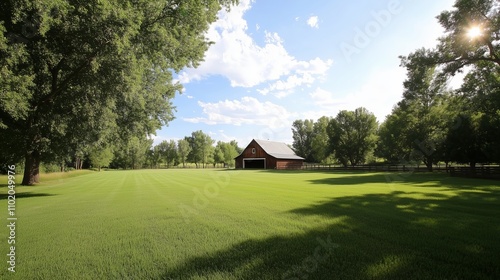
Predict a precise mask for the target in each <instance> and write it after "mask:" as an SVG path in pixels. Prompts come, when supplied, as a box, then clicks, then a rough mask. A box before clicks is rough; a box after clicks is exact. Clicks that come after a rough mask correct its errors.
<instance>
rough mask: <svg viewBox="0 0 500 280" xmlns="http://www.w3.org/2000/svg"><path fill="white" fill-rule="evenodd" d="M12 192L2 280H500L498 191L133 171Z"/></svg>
mask: <svg viewBox="0 0 500 280" xmlns="http://www.w3.org/2000/svg"><path fill="white" fill-rule="evenodd" d="M0 179H1V180H0V184H3V185H1V187H0V192H1V194H2V195H1V196H0V218H1V220H2V221H3V223H4V224H8V222H7V195H6V194H7V190H8V189H7V186H6V184H5V182H6V177H5V176H4V177H0ZM18 179H20V178H18ZM17 192H18V194H17V200H16V211H17V213H16V214H17V218H18V220H17V221H16V239H15V240H16V244H15V246H16V272H15V273H10V272H8V271H7V267H8V264H7V262H6V261H7V259H8V257H7V256H6V254H8V253H9V246H10V245H8V244H7V238H6V237H7V236H8V235H9V230H8V228H7V227H6V226H2V227H0V228H1V231H0V234H1V235H2V236H3V238H2V241H1V243H0V249H1V255H2V256H3V257H2V258H3V260H2V261H1V262H0V263H2V266H3V267H2V268H1V270H0V279H8V278H15V279H500V238H499V237H500V183H499V182H498V181H485V180H473V179H457V178H450V177H447V176H446V175H439V174H401V175H398V174H383V173H360V174H357V173H351V174H345V173H343V174H340V173H328V172H306V171H304V172H278V171H224V170H143V171H107V172H100V173H98V172H93V173H88V174H85V175H81V176H76V177H71V178H67V177H57V176H53V178H51V180H46V181H45V183H42V184H41V185H39V186H35V187H20V186H19V187H17Z"/></svg>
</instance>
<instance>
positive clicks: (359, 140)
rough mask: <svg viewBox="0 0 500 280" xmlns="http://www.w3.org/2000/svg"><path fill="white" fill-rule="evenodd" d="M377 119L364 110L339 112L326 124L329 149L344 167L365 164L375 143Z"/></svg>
mask: <svg viewBox="0 0 500 280" xmlns="http://www.w3.org/2000/svg"><path fill="white" fill-rule="evenodd" d="M377 128H378V124H377V118H376V117H375V115H373V113H371V112H369V111H368V110H366V109H365V108H362V107H361V108H358V109H356V110H354V111H346V110H343V111H340V112H339V113H338V114H337V116H336V117H335V118H334V119H331V120H330V123H329V124H328V128H327V130H328V136H329V137H330V149H331V151H333V153H334V154H335V158H336V159H337V160H338V161H339V162H340V163H341V164H342V165H344V166H347V165H348V164H350V165H358V164H362V163H365V161H366V159H367V157H368V156H369V155H371V154H373V151H374V149H375V147H376V141H377V135H376V132H377Z"/></svg>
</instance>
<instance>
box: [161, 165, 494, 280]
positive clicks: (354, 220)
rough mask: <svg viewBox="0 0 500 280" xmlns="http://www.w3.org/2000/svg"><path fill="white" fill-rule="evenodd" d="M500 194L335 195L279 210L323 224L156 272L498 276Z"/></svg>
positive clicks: (181, 275) (169, 275) (170, 275)
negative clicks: (324, 220) (321, 219)
mask: <svg viewBox="0 0 500 280" xmlns="http://www.w3.org/2000/svg"><path fill="white" fill-rule="evenodd" d="M382 176H383V175H382ZM372 179H374V180H377V181H378V180H380V178H379V177H375V178H372ZM499 195H500V189H495V190H493V191H491V192H478V193H470V192H464V193H462V192H460V191H458V192H457V195H456V196H445V195H440V194H425V195H424V196H423V197H424V198H419V199H416V198H413V197H411V193H407V192H401V191H395V192H392V193H389V194H367V195H362V196H350V197H341V198H334V199H330V200H326V201H323V202H321V203H318V204H316V205H311V206H308V207H305V208H299V209H295V210H292V211H290V212H289V213H285V214H286V215H292V217H291V218H292V219H301V218H303V217H306V216H321V217H325V218H337V219H336V220H333V219H332V220H331V223H330V224H326V225H325V227H321V228H316V229H314V230H311V231H308V232H305V233H303V234H297V235H293V236H274V237H270V238H267V239H263V240H247V241H244V242H241V243H239V244H236V245H234V246H233V247H231V248H229V249H227V250H222V251H219V252H216V253H213V254H210V255H200V256H197V257H193V258H191V259H188V260H187V261H186V262H184V263H183V264H182V265H180V266H178V267H176V268H174V269H172V270H168V271H166V272H165V274H164V275H163V277H162V279H192V278H199V279H219V278H224V279H500V266H499V265H498V264H499V263H500V254H499V252H500V239H499V238H498V236H500V202H499V200H498V197H499ZM288 218H290V217H288ZM335 221H338V222H335ZM221 238H224V237H223V236H221Z"/></svg>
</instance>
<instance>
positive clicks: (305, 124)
mask: <svg viewBox="0 0 500 280" xmlns="http://www.w3.org/2000/svg"><path fill="white" fill-rule="evenodd" d="M313 126H314V122H313V120H296V121H294V122H293V124H292V137H293V144H292V147H293V149H294V151H295V153H296V154H297V155H298V156H300V157H303V158H305V159H306V161H312V160H313V151H312V139H313Z"/></svg>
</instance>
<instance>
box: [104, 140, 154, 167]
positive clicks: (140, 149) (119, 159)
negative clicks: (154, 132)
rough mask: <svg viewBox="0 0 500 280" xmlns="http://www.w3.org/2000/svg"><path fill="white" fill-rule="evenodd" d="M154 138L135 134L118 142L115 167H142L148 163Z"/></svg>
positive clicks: (113, 164) (113, 163) (114, 161)
mask: <svg viewBox="0 0 500 280" xmlns="http://www.w3.org/2000/svg"><path fill="white" fill-rule="evenodd" d="M152 145H153V140H152V139H148V138H146V137H137V136H133V137H131V138H130V139H127V140H126V141H125V142H116V146H115V155H114V159H113V161H112V162H111V164H110V167H113V168H131V169H138V168H142V167H143V166H144V164H145V163H146V159H147V155H148V152H149V151H150V150H151V147H152Z"/></svg>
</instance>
